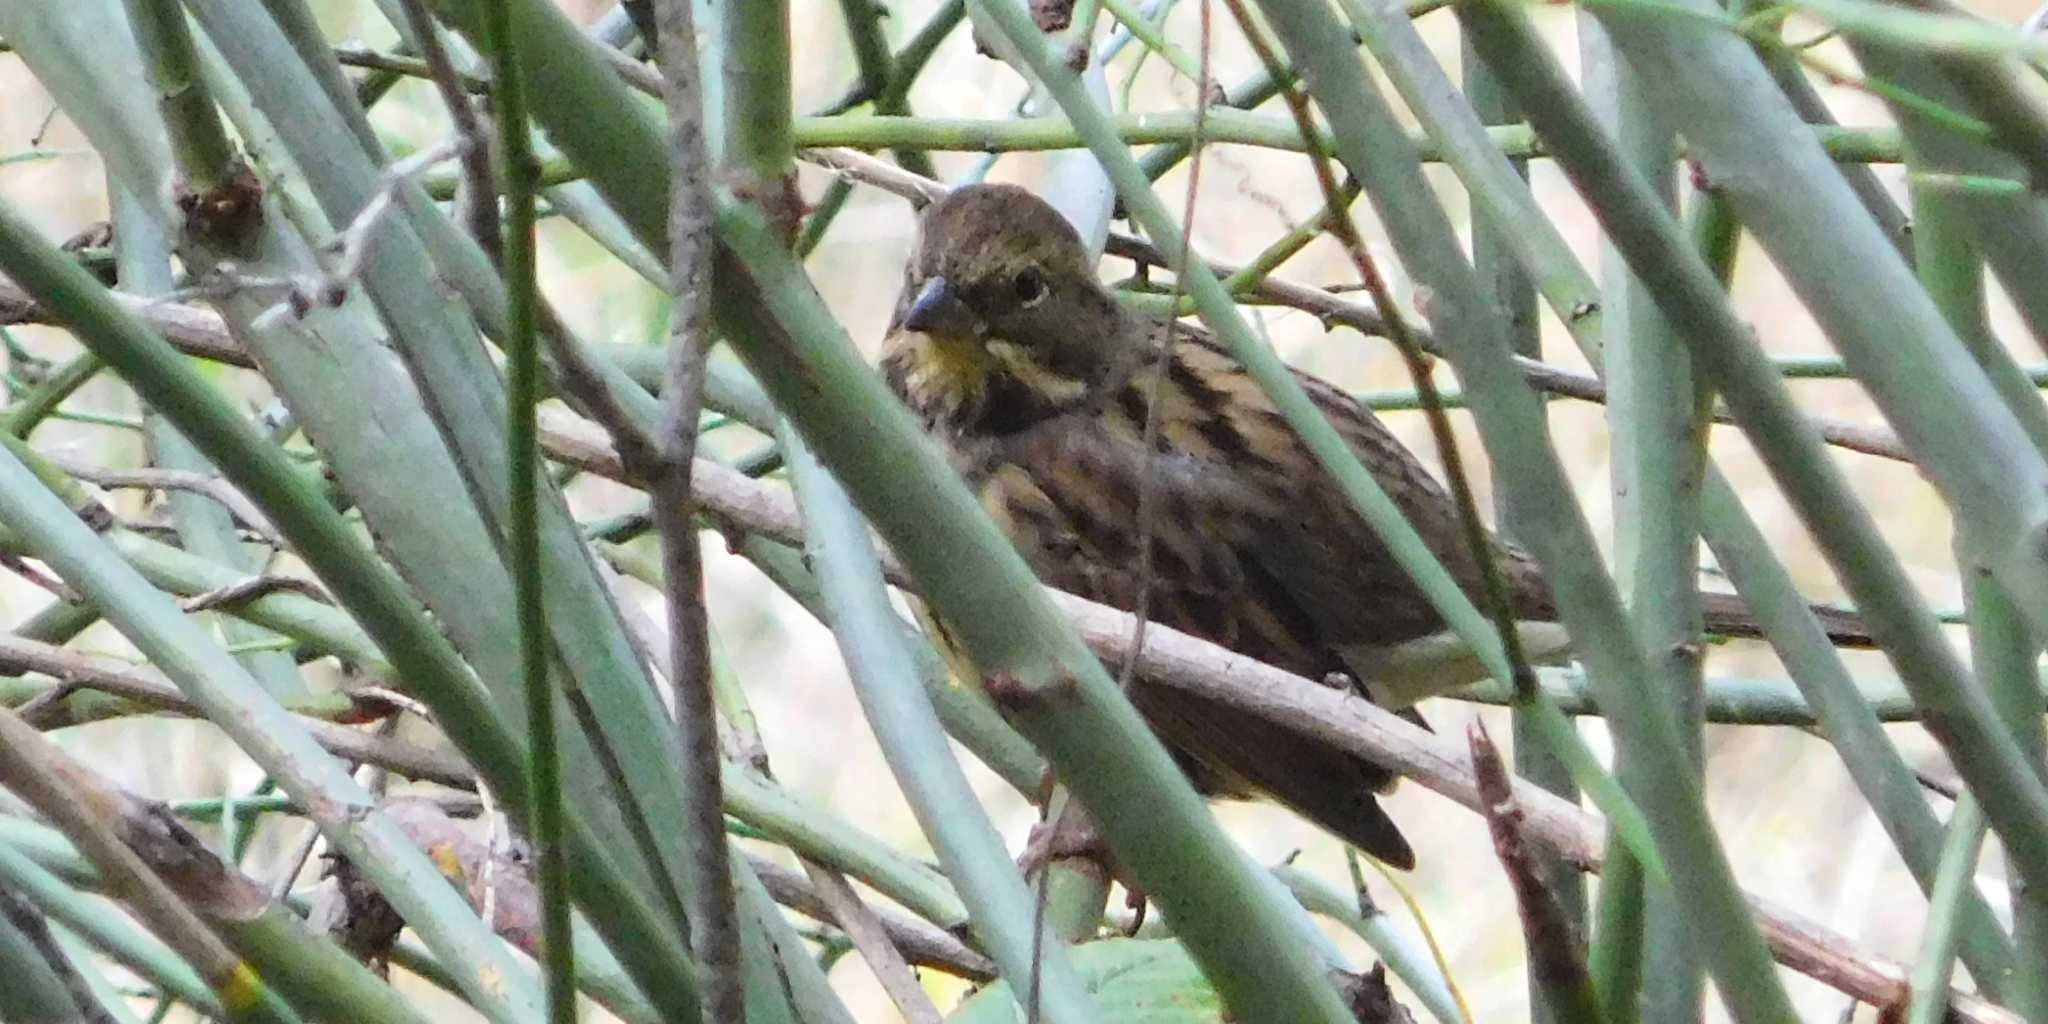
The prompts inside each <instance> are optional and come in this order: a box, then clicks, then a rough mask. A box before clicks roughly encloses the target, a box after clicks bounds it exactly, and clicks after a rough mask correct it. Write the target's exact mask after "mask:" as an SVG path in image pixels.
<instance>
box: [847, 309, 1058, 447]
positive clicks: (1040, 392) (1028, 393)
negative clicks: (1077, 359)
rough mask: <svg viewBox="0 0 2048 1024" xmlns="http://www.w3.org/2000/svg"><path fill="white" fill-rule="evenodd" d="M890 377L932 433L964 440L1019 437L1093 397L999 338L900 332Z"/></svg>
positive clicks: (885, 361)
mask: <svg viewBox="0 0 2048 1024" xmlns="http://www.w3.org/2000/svg"><path fill="white" fill-rule="evenodd" d="M882 371H883V373H884V375H885V376H887V377H888V379H889V383H890V385H891V386H892V387H893V388H895V390H896V393H897V395H898V396H899V397H901V398H902V399H903V401H904V404H906V405H908V406H910V408H911V409H912V410H913V411H914V412H916V413H917V414H918V415H919V416H920V417H921V418H922V419H923V420H924V422H925V426H926V428H927V429H931V430H935V431H939V432H942V433H947V434H952V435H956V436H959V435H964V436H995V435H1003V434H1010V433H1014V432H1016V431H1019V430H1022V429H1025V428H1027V427H1030V426H1032V425H1034V424H1037V423H1040V422H1043V421H1044V420H1046V419H1047V418H1050V417H1052V416H1056V415H1059V414H1060V413H1062V412H1065V411H1067V410H1069V409H1072V408H1074V407H1076V406H1078V405H1080V404H1081V403H1083V402H1084V401H1085V400H1086V398H1087V394H1088V391H1089V388H1088V383H1087V382H1086V381H1083V380H1079V379H1076V378H1074V377H1069V376H1066V375H1064V374H1061V373H1059V372H1058V371H1055V370H1053V369H1051V368H1049V367H1047V366H1045V365H1043V364H1042V363H1041V362H1039V361H1038V360H1037V359H1036V358H1034V357H1033V355H1032V353H1031V351H1030V350H1029V349H1028V348H1026V347H1025V346H1022V345H1016V344H1013V343H1010V342H1007V341H1003V340H1000V339H992V338H949V337H945V336H942V335H938V334H927V333H923V332H916V331H903V332H899V333H898V334H897V335H896V336H894V337H892V338H891V339H890V343H889V347H888V351H887V352H885V353H884V355H883V358H882Z"/></svg>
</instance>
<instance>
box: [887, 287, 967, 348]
mask: <svg viewBox="0 0 2048 1024" xmlns="http://www.w3.org/2000/svg"><path fill="white" fill-rule="evenodd" d="M903 326H904V327H906V328H908V329H910V330H913V331H921V332H923V333H926V334H942V335H947V336H950V337H956V338H957V337H964V336H966V335H969V334H973V333H974V332H975V330H976V328H977V327H978V326H979V324H978V322H977V318H976V317H975V315H974V311H973V310H971V309H969V308H967V304H966V303H964V302H961V301H960V296H959V295H957V294H955V293H954V291H953V285H952V283H951V282H949V281H947V280H946V279H945V278H943V277H934V278H931V279H929V280H927V281H925V283H924V287H922V288H919V289H918V291H917V295H916V296H914V297H912V298H911V300H910V308H908V309H906V310H904V311H903Z"/></svg>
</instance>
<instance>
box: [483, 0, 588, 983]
mask: <svg viewBox="0 0 2048 1024" xmlns="http://www.w3.org/2000/svg"><path fill="white" fill-rule="evenodd" d="M484 11H485V16H484V19H483V45H482V46H481V47H480V49H482V50H483V52H484V53H485V54H486V55H487V56H488V57H489V58H490V63H491V92H492V98H493V100H494V101H495V103H496V110H495V111H494V113H495V114H496V115H497V126H498V149H499V153H500V156H501V159H502V163H503V173H502V175H501V178H502V180H503V188H504V193H505V237H504V247H505V249H504V252H505V290H506V298H507V305H508V308H507V311H506V315H507V319H508V320H509V321H510V330H509V331H508V332H507V333H506V336H505V337H504V338H502V339H501V340H502V341H503V343H504V345H505V356H506V364H507V366H506V369H507V371H508V372H507V375H506V376H507V379H506V382H505V392H506V395H505V420H506V422H505V461H506V463H507V464H508V465H509V466H510V480H509V485H508V490H509V493H508V494H507V498H508V500H509V504H510V506H511V516H510V518H509V521H508V522H507V524H506V534H507V537H506V543H507V546H508V547H509V548H510V549H511V552H510V553H511V558H510V562H511V570H512V590H513V597H514V601H515V603H516V607H517V621H518V626H519V670H520V671H519V674H520V686H521V688H522V689H523V690H524V691H525V693H526V744H527V763H528V766H529V767H528V769H527V777H528V780H529V782H530V786H531V788H530V789H529V790H528V792H529V796H528V801H529V805H530V813H531V814H532V824H531V827H530V829H529V832H528V839H529V840H530V841H531V842H532V844H533V850H534V879H535V882H536V884H537V886H538V888H539V890H540V921H541V950H542V955H541V965H542V968H543V971H544V973H545V976H546V979H547V1003H548V1019H549V1020H550V1021H553V1022H554V1024H575V1020H576V952H575V949H576V946H575V943H573V942H571V941H569V935H570V924H569V877H568V872H569V857H568V850H567V849H566V847H565V844H564V843H563V835H562V834H563V829H564V826H563V813H562V776H561V765H562V762H561V756H560V755H559V754H558V753H557V752H556V749H555V692H554V689H553V688H552V687H551V686H550V685H549V683H548V667H549V661H548V640H547V618H546V616H547V612H546V607H545V605H544V604H543V603H542V598H541V556H540V546H541V540H540V516H539V511H538V508H537V506H538V504H539V501H540V495H539V479H538V477H539V473H540V459H539V453H538V451H537V450H536V448H537V445H536V441H535V434H536V431H537V423H536V420H535V408H534V407H535V406H536V405H537V404H538V403H539V401H540V345H539V338H538V332H537V330H536V326H535V318H536V316H537V307H538V305H539V292H538V288H539V284H538V282H536V281H535V280H534V259H535V249H536V245H537V240H536V239H535V238H534V234H533V231H534V190H535V187H536V182H537V180H538V179H539V177H540V175H539V167H538V166H537V165H536V164H535V162H534V157H533V145H532V140H531V136H530V134H529V132H528V129H527V123H526V121H527V119H526V87H525V84H524V81H525V76H524V74H523V73H522V72H521V71H520V61H519V53H518V43H517V37H516V36H514V35H513V34H512V28H511V9H510V7H509V5H508V4H506V3H504V2H499V3H492V4H487V5H485V8H484ZM479 141H480V140H479ZM471 201H472V202H478V201H481V200H480V199H479V198H477V197H471Z"/></svg>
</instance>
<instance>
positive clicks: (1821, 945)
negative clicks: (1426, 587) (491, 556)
mask: <svg viewBox="0 0 2048 1024" xmlns="http://www.w3.org/2000/svg"><path fill="white" fill-rule="evenodd" d="M541 444H542V446H543V447H544V448H546V449H547V450H548V452H549V454H550V455H551V456H553V457H554V458H557V459H560V460H562V461H564V462H567V463H569V464H572V465H575V466H577V467H578V468H581V469H584V470H586V471H588V472H592V473H595V474H597V475H600V476H606V477H610V478H612V479H618V480H625V481H626V482H628V483H631V482H633V481H631V480H629V479H627V478H626V476H625V474H624V472H623V469H622V467H621V466H620V465H619V461H618V457H617V455H616V454H614V453H612V452H611V451H610V450H609V449H607V448H606V447H605V445H604V439H603V432H602V431H601V430H600V429H598V428H597V427H596V425H595V424H590V423H587V422H582V423H579V422H577V421H575V419H574V418H573V417H569V416H566V415H559V414H558V415H556V416H553V417H544V418H543V421H542V429H541ZM694 477H695V479H694V484H693V488H692V493H693V494H694V495H695V496H696V498H697V499H698V501H699V508H700V510H701V511H702V512H704V513H705V514H706V515H710V516H712V517H714V518H716V519H719V520H720V521H722V522H723V523H725V524H726V525H727V526H728V527H730V528H731V529H733V530H735V531H740V532H750V533H756V534H759V535H761V536H764V537H767V538H769V539H772V540H776V541H780V542H782V543H785V544H791V545H798V546H800V545H801V544H802V543H803V525H802V520H801V518H800V517H799V516H798V514H797V510H796V506H795V503H794V501H793V500H792V499H791V497H790V495H789V494H788V492H786V491H783V490H780V489H778V488H775V487H772V486H770V485H768V484H764V483H762V482H760V481H758V480H753V479H750V478H748V477H746V476H745V475H743V474H741V473H738V472H736V471H734V470H732V469H730V468H728V467H725V466H720V465H718V464H716V463H712V462H707V461H704V460H699V461H698V462H697V464H696V468H695V474H694ZM882 562H883V568H884V571H885V572H886V573H887V574H888V575H889V578H890V579H891V580H892V581H893V582H896V583H897V584H898V585H904V584H906V583H907V582H908V581H907V580H906V579H905V577H904V574H903V572H902V570H901V568H900V566H898V565H897V563H896V562H895V560H894V559H893V557H891V556H889V555H887V554H886V553H885V554H884V555H883V559H882ZM1048 593H1049V594H1050V595H1051V597H1052V599H1053V602H1054V603H1055V604H1056V605H1058V606H1059V608H1060V610H1061V612H1062V613H1063V614H1065V616H1066V618H1067V621H1068V622H1069V623H1070V624H1071V625H1072V626H1073V627H1074V629H1075V630H1076V631H1077V632H1078V633H1079V634H1080V636H1081V639H1082V640H1083V641H1084V642H1086V643H1087V644H1088V646H1089V647H1090V649H1092V650H1093V651H1094V652H1095V653H1096V655H1097V656H1098V657H1100V658H1102V659H1103V660H1104V662H1105V663H1107V664H1116V663H1118V662H1119V661H1120V660H1121V659H1122V658H1123V657H1124V656H1125V654H1126V646H1127V642H1128V640H1129V638H1130V632H1131V625H1132V623H1131V617H1130V616H1129V615H1127V614H1125V613H1123V612H1120V611H1117V610H1116V609H1114V608H1110V607H1108V606H1106V605H1100V604H1096V603H1094V602H1092V601H1087V600H1084V599H1082V598H1078V597H1075V596H1073V595H1071V594H1067V593H1064V592H1061V591H1057V590H1053V591H1049V592H1048ZM1138 677H1139V679H1141V680H1144V681H1145V682H1147V683H1149V684H1151V685H1157V686H1166V687H1171V688H1173V689H1176V690H1185V691H1187V692H1189V693H1193V694H1195V695H1197V696H1200V697H1204V698H1207V699H1209V700H1213V701H1217V702H1219V703H1224V704H1228V705H1230V706H1232V707H1234V708H1237V709H1239V710H1241V711H1245V712H1247V713H1250V714H1254V715H1257V716H1259V717H1260V718H1263V719H1266V720H1267V721H1271V722H1274V723H1277V724H1279V725H1283V726H1286V727H1287V728H1289V729H1291V730H1293V731H1294V732H1296V733H1298V734H1300V735H1302V736H1304V737H1308V738H1312V739H1314V740H1317V741H1319V742H1322V743H1327V744H1329V745H1331V746H1333V747H1336V748H1338V749H1340V750H1343V751H1346V752H1347V753H1351V754H1356V755H1357V756H1359V757H1362V758H1365V759H1367V760H1369V761H1372V762H1373V763H1374V764H1377V765H1379V766H1381V767H1383V768H1386V769H1387V770H1389V771H1392V772H1395V773H1398V774H1400V775H1404V776H1407V777H1409V778H1412V779H1414V780H1415V781H1416V782H1418V783H1420V784H1421V785H1422V786H1423V787H1425V788H1427V789H1430V790H1432V791H1434V792H1436V793H1439V794H1441V795H1443V796H1446V797H1449V798H1450V799H1452V800H1453V801H1455V802H1457V803H1459V804H1462V805H1463V806H1465V807H1467V808H1469V809H1471V810H1473V811H1475V812H1481V811H1483V809H1484V802H1483V801H1482V800H1481V798H1480V796H1479V791H1478V784H1477V781H1476V779H1475V778H1474V777H1473V774H1472V769H1471V765H1470V762H1469V760H1468V758H1467V757H1466V755H1465V754H1464V753H1462V752H1461V751H1459V750H1458V749H1457V748H1456V747H1455V746H1453V745H1451V744H1450V743H1448V742H1447V741H1445V740H1443V739H1441V738H1439V737H1437V736H1435V735H1433V734H1431V733H1430V732H1429V731H1427V730H1425V729H1422V728H1421V727H1419V726H1416V725H1413V724H1411V723H1409V722H1407V721H1406V720H1404V719H1402V718H1401V717H1400V716H1398V715H1396V714H1394V713H1393V712H1390V711H1387V710H1385V709H1384V708H1380V707H1378V706H1376V705H1374V704H1372V703H1370V702H1368V701H1366V700H1364V699H1363V698H1361V697H1358V696H1356V695H1354V694H1351V693H1349V692H1347V691H1340V690H1336V689H1332V688H1330V687H1327V686H1323V685H1321V684H1320V683H1317V682H1314V681H1312V680H1309V679H1304V678H1302V677H1300V676H1297V675H1293V674H1291V673H1289V672H1286V671H1283V670H1281V669H1278V668H1274V667H1273V666H1271V665H1267V664H1264V663H1262V662H1258V661H1254V660H1252V659H1250V658H1247V657H1244V656H1242V655H1239V654H1236V653H1234V652H1232V651H1229V650H1227V649H1225V648H1222V647H1219V646H1217V645H1215V644H1212V643H1209V642H1207V641H1204V640H1200V639H1197V638H1195V637H1192V636H1189V635H1187V634H1186V633H1181V632H1177V631H1175V630H1171V629H1166V628H1164V627H1159V626H1156V625H1155V626H1153V627H1152V628H1150V629H1148V630H1147V635H1146V640H1145V647H1144V649H1143V650H1142V651H1140V652H1139V654H1138ZM1513 794H1514V799H1515V801H1516V803H1517V804H1519V805H1520V807H1521V809H1522V813H1523V815H1524V825H1525V830H1524V834H1525V835H1526V836H1527V837H1529V838H1531V839H1534V840H1535V841H1536V842H1539V843H1541V844H1543V845H1544V846H1545V847H1548V848H1549V849H1550V850H1551V851H1552V852H1554V853H1555V854H1557V855H1558V856H1559V857H1561V858H1563V859H1564V860H1565V861H1566V862H1567V863H1569V864H1571V865H1572V866H1574V867H1576V868H1578V869H1579V870H1582V871H1598V870H1599V868H1600V864H1601V860H1602V855H1603V846H1604V843H1605V836H1606V823H1605V821H1604V820H1603V819H1601V818H1599V817H1597V816H1595V815H1592V814H1589V813H1587V812H1585V811H1583V810H1581V809H1580V808H1579V807H1578V806H1577V805H1576V804H1572V803H1569V802H1567V801H1565V800H1562V799H1560V798H1559V797H1557V796H1556V795H1555V794H1552V793H1549V792H1546V791H1544V790H1542V789H1539V788H1537V787H1535V786H1532V785H1530V784H1528V783H1526V782H1523V781H1520V780H1515V781H1514V783H1513ZM1749 899H1750V906H1751V909H1752V910H1753V911H1754V912H1755V913H1756V915H1757V920H1758V923H1759V925H1760V926H1761V927H1762V929H1763V932H1764V937H1765V939H1766V940H1767V941H1768V942H1769V944H1770V947H1771V952H1772V955H1773V956H1775V957H1776V958H1777V960H1778V962H1779V963H1781V964H1783V965H1785V966H1786V967H1789V968H1791V969H1792V970H1795V971H1797V972H1799V973H1801V974H1804V975H1807V976H1808V977H1811V978H1813V979H1815V980H1816V981H1819V982H1821V983H1822V984H1825V985H1828V986H1830V987H1832V988H1834V989H1836V990H1838V991H1840V992H1843V993H1845V994H1848V995H1851V996H1855V997H1856V998H1858V999H1860V1000H1863V1001H1864V1002H1867V1003H1870V1004H1872V1005H1875V1006H1888V1005H1892V1004H1893V1003H1894V1002H1896V1001H1898V1000H1899V999H1900V998H1901V997H1902V994H1903V993H1904V992H1905V991H1906V984H1907V970H1906V968H1905V967H1903V966H1901V965H1900V964H1898V963H1896V962H1894V961H1891V960H1887V959H1884V958H1882V957H1878V956H1876V955H1874V954H1871V953H1868V952H1866V951H1864V950H1861V949H1858V948H1857V947H1856V945H1855V944H1854V943H1853V942H1851V941H1850V940H1848V939H1847V938H1845V937H1844V936H1841V935H1839V934H1836V933H1835V932H1833V931H1831V930H1829V929H1828V928H1827V927H1825V926H1823V925H1820V924H1818V923H1816V922H1812V921H1809V920H1807V919H1806V918H1805V917H1803V916H1801V915H1799V914H1797V913H1795V912H1793V911H1790V910H1788V909H1786V908H1784V907H1781V906H1779V905H1777V904H1776V903H1774V902H1771V901H1768V900H1765V899H1763V898H1761V897H1757V896H1750V897H1749ZM1952 1000H1953V1002H1952V1004H1951V1005H1952V1007H1953V1012H1955V1013H1956V1014H1957V1017H1958V1019H1960V1020H1962V1021H1966V1022H1969V1024H2022V1022H2021V1020H2020V1019H2019V1018H2018V1017H2017V1016H2015V1015H2013V1014H2012V1013H2011V1012H2009V1011H2007V1010H2005V1009H2003V1008H2001V1007H1998V1006H1995V1005H1993V1004H1991V1003H1988V1002H1986V1001H1984V1000H1983V999H1981V998H1978V997H1976V996H1973V995H1968V994H1965V993H1960V992H1958V993H1953V994H1952Z"/></svg>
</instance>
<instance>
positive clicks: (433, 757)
mask: <svg viewBox="0 0 2048 1024" xmlns="http://www.w3.org/2000/svg"><path fill="white" fill-rule="evenodd" d="M0 670H4V671H6V672H40V673H42V674H44V675H47V676H49V677H51V678H53V679H56V680H58V683H59V686H61V687H68V688H69V689H71V690H74V691H75V690H80V689H89V690H98V691H100V692H102V693H109V694H112V695H114V696H116V697H121V698H124V699H127V700H132V701H134V702H136V703H137V704H140V705H142V706H144V707H147V708H153V709H156V710H159V711H165V712H169V713H172V714H178V715H189V716H192V717H195V718H196V717H200V714H199V709H198V708H197V707H195V706H194V705H193V704H192V703H191V702H190V701H188V700H186V699H185V696H184V694H182V693H180V692H178V688H177V687H176V686H174V685H172V684H171V682H170V680H168V679H165V678H164V677H163V676H162V675H160V674H158V673H157V672H156V671H155V670H154V669H148V668H141V667H138V666H135V665H130V664H128V663H127V662H124V661H119V660H116V659H114V658H106V657H100V656H98V655H92V654H81V653H79V652H77V651H73V650H69V649H66V648H63V647H58V646H56V645H54V644H46V643H43V642H41V641H38V640H30V639H28V638H26V637H20V636H13V635H9V634H0ZM39 708H40V712H41V713H40V714H38V715H37V716H36V717H34V718H30V716H29V715H28V709H27V708H26V707H24V708H22V709H21V710H20V712H19V714H20V715H21V717H23V718H29V719H30V722H31V724H34V725H37V726H39V727H41V726H44V725H46V724H47V723H46V721H45V720H46V718H47V717H48V716H49V715H50V714H51V713H52V705H50V704H42V705H39ZM322 710H324V711H326V712H327V713H329V714H332V715H334V716H335V717H338V718H341V717H347V718H354V717H357V716H358V715H360V714H361V713H362V712H363V711H365V710H367V709H362V708H358V707H355V706H353V705H351V704H346V703H341V702H336V703H334V704H333V705H332V706H331V707H329V708H323V709H322ZM301 724H303V725H304V726H305V727H306V731H307V732H308V733H309V734H311V735H312V737H313V739H314V741H315V742H317V743H319V744H320V745H321V746H322V747H325V748H327V749H328V750H329V751H331V752H333V753H334V754H335V755H336V756H337V757H341V758H343V759H345V760H348V761H354V762H357V763H361V764H375V765H378V766H380V767H384V768H389V769H390V770H392V771H394V772H397V773H398V774H400V775H403V776H405V777H407V778H411V779H424V780H428V781H432V782H439V783H441V784H443V785H448V786H461V787H467V786H470V785H472V784H473V780H474V778H475V775H474V773H473V772H471V771H470V769H469V767H468V766H467V765H465V764H464V763H463V762H462V759H461V758H459V757H455V756H453V755H451V754H447V753H443V752H440V751H434V750H428V749H426V748H424V747H420V746H417V745H414V744H412V743H408V742H406V741H404V740H399V739H392V738H389V737H379V736H373V735H371V734H369V733H365V732H362V731H360V730H357V729H351V728H348V727H347V726H344V725H338V724H336V723H334V722H329V721H324V720H321V719H302V720H301Z"/></svg>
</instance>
